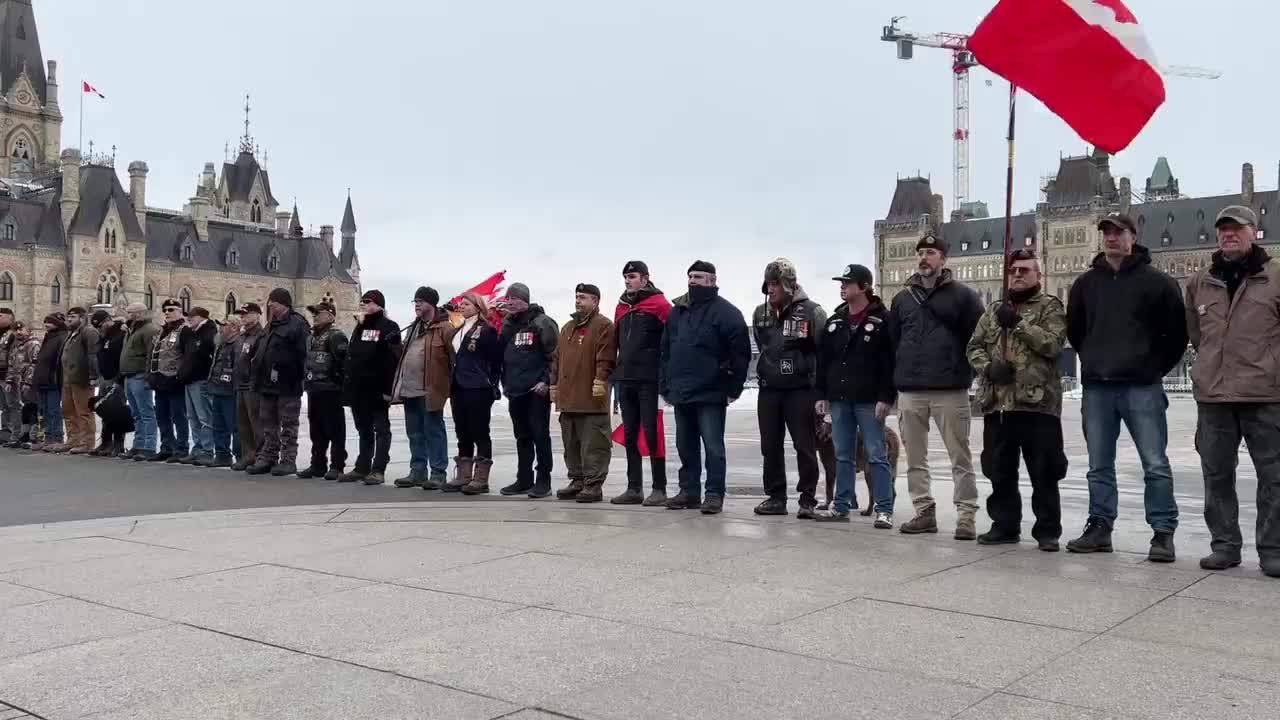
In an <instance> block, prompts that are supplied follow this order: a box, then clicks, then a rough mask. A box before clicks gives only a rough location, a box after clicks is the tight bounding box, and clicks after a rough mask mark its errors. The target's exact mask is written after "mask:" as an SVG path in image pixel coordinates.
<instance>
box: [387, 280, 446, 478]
mask: <svg viewBox="0 0 1280 720" xmlns="http://www.w3.org/2000/svg"><path fill="white" fill-rule="evenodd" d="M413 312H414V319H413V322H412V323H411V324H410V325H409V327H408V328H407V329H405V331H404V338H403V340H402V341H401V342H402V343H403V344H404V353H403V354H401V356H400V365H399V367H398V368H397V370H396V379H395V383H394V385H393V387H394V389H393V390H392V392H391V395H392V397H393V402H399V403H403V404H404V430H405V435H408V436H409V474H408V475H407V476H406V477H402V478H398V479H397V480H396V482H395V485H396V487H398V488H411V487H415V486H416V487H420V488H422V489H423V490H439V489H440V488H441V487H442V486H443V485H444V483H445V481H446V480H448V474H449V435H448V434H447V433H446V432H445V428H444V406H445V403H447V402H449V384H450V382H449V379H450V376H451V374H452V372H453V361H454V350H453V342H452V341H453V333H454V327H453V324H452V323H450V322H449V313H447V312H445V311H444V310H442V309H441V308H440V293H438V292H436V290H435V289H434V288H429V287H420V288H418V291H417V292H416V293H414V295H413Z"/></svg>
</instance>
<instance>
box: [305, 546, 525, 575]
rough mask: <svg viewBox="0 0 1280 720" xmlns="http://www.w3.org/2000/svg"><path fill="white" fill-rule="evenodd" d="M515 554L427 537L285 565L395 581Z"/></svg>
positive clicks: (315, 556) (321, 554)
mask: <svg viewBox="0 0 1280 720" xmlns="http://www.w3.org/2000/svg"><path fill="white" fill-rule="evenodd" d="M518 552H519V551H517V550H510V549H507V548H495V547H489V546H486V545H467V544H463V543H455V542H448V541H446V540H437V539H431V538H405V539H403V540H392V541H390V542H384V543H379V544H376V545H365V546H362V547H357V548H351V549H348V550H338V551H336V552H319V553H315V554H311V555H302V556H300V557H295V558H293V559H291V560H290V561H289V566H290V567H296V568H302V569H304V570H318V571H321V572H328V573H333V574H335V575H346V576H348V577H356V578H364V579H367V580H378V581H395V582H399V581H403V580H407V579H410V578H419V577H429V576H433V575H435V574H437V573H439V572H442V571H444V570H448V569H450V568H455V567H462V566H466V565H471V564H473V563H478V562H484V561H486V560H494V559H497V558H502V557H507V556H510V555H515V554H518Z"/></svg>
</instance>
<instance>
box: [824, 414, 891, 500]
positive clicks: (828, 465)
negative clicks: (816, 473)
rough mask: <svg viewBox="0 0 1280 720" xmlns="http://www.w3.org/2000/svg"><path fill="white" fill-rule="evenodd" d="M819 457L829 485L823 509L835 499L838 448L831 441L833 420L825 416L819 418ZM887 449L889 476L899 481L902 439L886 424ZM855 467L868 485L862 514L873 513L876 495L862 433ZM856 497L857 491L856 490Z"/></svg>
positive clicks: (859, 435)
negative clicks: (869, 473) (868, 471)
mask: <svg viewBox="0 0 1280 720" xmlns="http://www.w3.org/2000/svg"><path fill="white" fill-rule="evenodd" d="M817 425H818V457H819V458H821V460H822V468H823V475H824V479H825V480H826V486H827V498H826V501H825V502H823V503H822V504H821V505H819V506H818V508H819V509H821V510H826V509H827V508H829V507H831V503H832V502H834V501H835V497H836V493H835V487H836V448H835V444H834V443H833V442H832V441H831V422H830V421H829V420H828V419H827V418H824V417H819V418H818V423H817ZM884 443H885V450H886V453H887V454H888V456H889V477H890V478H892V480H893V482H894V484H895V485H896V484H897V482H898V457H899V456H900V455H901V454H902V441H901V440H899V439H898V433H897V432H895V431H894V429H893V428H891V427H889V426H888V425H885V428H884ZM854 463H855V467H856V468H857V472H858V474H859V475H861V476H862V481H863V482H864V483H866V485H867V504H866V505H863V506H862V511H861V514H862V515H864V516H866V515H870V514H871V510H872V508H873V507H874V506H875V495H874V493H872V491H871V478H870V477H868V476H867V451H866V449H865V448H864V447H863V446H862V433H861V432H859V433H858V446H857V450H856V453H855V456H854ZM855 499H856V491H855Z"/></svg>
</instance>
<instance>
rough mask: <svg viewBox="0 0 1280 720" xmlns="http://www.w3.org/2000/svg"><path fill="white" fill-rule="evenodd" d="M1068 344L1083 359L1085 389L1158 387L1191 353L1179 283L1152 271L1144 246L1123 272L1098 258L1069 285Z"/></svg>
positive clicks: (1102, 256)
mask: <svg viewBox="0 0 1280 720" xmlns="http://www.w3.org/2000/svg"><path fill="white" fill-rule="evenodd" d="M1067 338H1068V339H1069V340H1070V341H1071V347H1072V348H1074V349H1075V351H1076V352H1077V353H1079V354H1080V369H1081V376H1082V377H1081V380H1082V381H1083V382H1084V384H1085V385H1092V384H1101V383H1117V384H1125V385H1150V384H1153V383H1157V382H1160V380H1161V378H1163V377H1164V376H1165V375H1166V374H1168V372H1169V371H1170V370H1172V369H1173V368H1174V366H1175V365H1177V364H1178V361H1179V360H1181V359H1182V355H1183V353H1185V352H1186V351H1187V320H1186V312H1185V305H1184V303H1183V300H1182V293H1181V292H1180V291H1179V290H1178V283H1177V282H1176V281H1175V280H1174V279H1173V278H1171V277H1169V276H1168V275H1166V274H1164V273H1162V272H1160V271H1159V270H1157V269H1155V268H1153V267H1151V253H1150V251H1148V250H1147V248H1145V247H1143V246H1141V245H1134V246H1133V252H1132V254H1130V255H1129V257H1127V258H1125V260H1124V262H1123V263H1122V264H1121V265H1120V271H1119V272H1116V271H1114V270H1112V269H1111V265H1110V264H1109V263H1107V260H1106V256H1105V254H1103V253H1098V256H1097V257H1095V258H1094V259H1093V267H1091V268H1090V269H1089V270H1088V271H1086V272H1085V273H1084V274H1083V275H1081V276H1080V277H1078V278H1076V281H1075V282H1074V283H1073V284H1072V285H1071V294H1070V296H1069V298H1068V302H1067Z"/></svg>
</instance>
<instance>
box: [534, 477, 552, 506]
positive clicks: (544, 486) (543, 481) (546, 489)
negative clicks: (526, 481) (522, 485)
mask: <svg viewBox="0 0 1280 720" xmlns="http://www.w3.org/2000/svg"><path fill="white" fill-rule="evenodd" d="M529 497H531V498H533V499H534V500H538V499H540V498H544V497H551V478H549V477H540V478H538V479H537V480H535V481H534V483H533V487H531V488H529Z"/></svg>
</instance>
